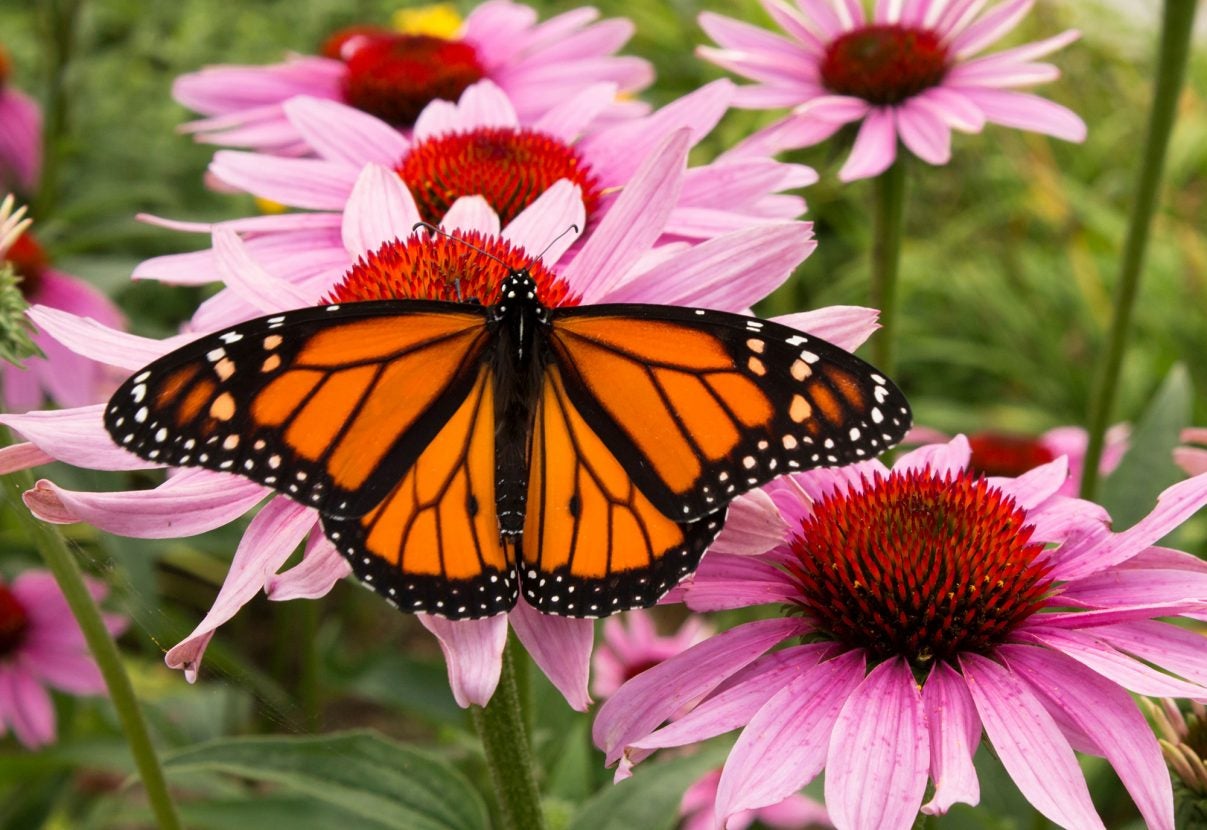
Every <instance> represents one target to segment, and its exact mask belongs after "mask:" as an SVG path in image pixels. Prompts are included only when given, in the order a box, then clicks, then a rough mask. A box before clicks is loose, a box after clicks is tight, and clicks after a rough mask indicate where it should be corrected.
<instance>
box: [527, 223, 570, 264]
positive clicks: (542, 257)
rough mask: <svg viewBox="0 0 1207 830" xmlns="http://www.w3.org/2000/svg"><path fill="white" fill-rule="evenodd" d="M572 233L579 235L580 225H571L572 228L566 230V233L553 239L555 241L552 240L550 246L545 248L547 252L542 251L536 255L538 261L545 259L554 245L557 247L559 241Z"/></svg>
mask: <svg viewBox="0 0 1207 830" xmlns="http://www.w3.org/2000/svg"><path fill="white" fill-rule="evenodd" d="M571 231H573V232H574V233H578V225H574V224H571V225H570V227H568V228H566V229H565V230H564V231H562V232H561V233H559V234H558V235H557V236H555V237H553V239H552V240H550V242H549V244H548V245H546V246H545V250H543V251H541V252H540V253H539V254H537V255H536V259H537V261H538V262H539V261H540V260H542V259H544V258H545V254H547V253H549V249H550V248H552V247H553V246H554V245H556V244H557V241H558V240H559V239H561V238H562V237H563V236H565V235H566V234H568V233H570V232H571Z"/></svg>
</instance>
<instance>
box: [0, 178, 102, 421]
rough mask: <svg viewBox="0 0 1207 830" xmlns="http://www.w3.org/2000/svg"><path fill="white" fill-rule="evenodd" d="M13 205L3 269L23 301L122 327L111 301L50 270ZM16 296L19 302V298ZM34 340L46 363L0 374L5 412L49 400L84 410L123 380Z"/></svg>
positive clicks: (6, 206) (3, 237)
mask: <svg viewBox="0 0 1207 830" xmlns="http://www.w3.org/2000/svg"><path fill="white" fill-rule="evenodd" d="M14 204H15V203H14V201H13V199H12V197H11V196H9V197H6V198H5V200H4V201H3V203H0V265H7V266H9V267H11V268H12V269H13V272H14V274H15V276H16V277H17V280H18V283H17V288H18V289H19V290H20V293H21V295H22V296H23V297H24V301H25V302H26V303H30V304H40V305H45V306H48V307H50V308H57V309H61V310H63V311H66V312H69V313H71V314H75V315H78V316H80V317H90V318H92V319H93V320H96V321H97V322H99V323H103V324H104V325H107V326H112V327H120V326H122V325H123V324H124V318H123V316H122V313H121V312H120V311H119V310H118V309H117V306H115V305H114V304H113V303H112V302H111V301H110V300H109V298H108V297H106V296H105V295H104V294H102V293H101V292H99V291H97V290H96V289H95V288H93V287H92V286H90V285H89V284H88V283H86V282H84V281H83V280H81V279H79V278H77V277H73V276H71V275H70V274H65V273H63V272H62V271H58V270H56V269H54V268H52V267H51V265H50V260H49V258H48V257H47V255H46V252H45V251H44V250H43V249H42V246H41V245H39V244H38V243H37V242H36V241H35V240H34V238H33V236H32V235H31V234H30V233H29V231H28V228H29V220H28V219H25V218H23V217H24V211H25V208H20V209H18V210H15V211H14V210H13V206H14ZM13 294H14V297H15V296H16V292H13ZM18 302H20V301H19V300H18ZM20 324H21V325H24V321H20ZM14 325H17V323H16V322H13V321H6V328H8V329H11V328H12V327H13V326H14ZM30 339H31V340H32V343H33V345H34V346H35V347H36V349H37V350H40V351H41V354H42V355H43V356H42V357H38V356H33V357H25V358H24V359H23V360H22V361H21V365H4V366H3V368H0V382H2V384H3V385H2V386H0V399H2V401H3V405H4V408H5V409H6V410H8V411H23V410H26V409H32V408H34V407H36V406H39V405H41V403H42V402H43V400H44V398H45V396H49V397H51V398H53V399H54V400H55V401H57V402H58V403H61V404H63V405H64V406H83V405H84V404H89V403H92V402H94V401H97V400H100V399H101V398H103V397H105V396H106V395H107V394H108V393H109V392H110V391H112V389H113V388H114V387H115V386H116V385H117V380H118V379H117V378H116V377H115V376H114V375H113V373H112V372H110V371H108V369H107V368H106V367H105V366H103V365H100V364H97V363H94V362H93V361H91V360H88V359H87V358H84V357H81V356H80V355H78V354H76V353H75V352H73V351H71V350H70V349H68V348H66V347H64V346H63V345H62V344H60V343H59V342H58V341H56V340H55V339H54V338H52V337H48V336H47V335H46V334H45V333H44V332H35V333H34V334H33V335H32V337H31V338H30Z"/></svg>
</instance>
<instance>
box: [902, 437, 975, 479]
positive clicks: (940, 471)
mask: <svg viewBox="0 0 1207 830" xmlns="http://www.w3.org/2000/svg"><path fill="white" fill-rule="evenodd" d="M971 457H972V448H971V447H970V446H969V445H968V439H967V438H965V437H964V436H963V435H957V436H956V437H955V438H953V439H952V440H951V441H950V442H948V443H946V444H932V445H930V446H925V447H918V448H917V449H915V450H910V451H909V452H907V453H905V454H904V455H902V456H901V457H900V458H898V459H897V463H895V464H894V465H893V470H894V471H910V470H918V471H924V470H928V471H930V472H932V473H934V475H935V476H937V477H939V478H943V477H945V476H951V475H955V474H957V473H960V472H962V471H963V470H964V469H966V468H967V467H968V459H969V458H971Z"/></svg>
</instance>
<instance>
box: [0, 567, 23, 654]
mask: <svg viewBox="0 0 1207 830" xmlns="http://www.w3.org/2000/svg"><path fill="white" fill-rule="evenodd" d="M28 630H29V616H28V615H27V614H26V613H25V607H24V606H23V605H21V603H20V602H18V601H17V598H16V597H15V596H13V592H12V591H10V590H9V589H8V587H6V586H5V585H3V584H0V660H3V659H4V658H5V657H7V656H8V655H10V654H12V653H13V652H15V651H16V650H17V649H18V648H20V646H21V643H23V642H24V641H25V633H26V631H28Z"/></svg>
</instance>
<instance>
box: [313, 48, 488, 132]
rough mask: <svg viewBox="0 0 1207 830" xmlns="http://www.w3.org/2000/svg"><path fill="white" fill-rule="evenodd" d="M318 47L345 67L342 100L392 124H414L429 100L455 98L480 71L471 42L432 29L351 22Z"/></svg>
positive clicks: (476, 54)
mask: <svg viewBox="0 0 1207 830" xmlns="http://www.w3.org/2000/svg"><path fill="white" fill-rule="evenodd" d="M323 53H324V54H325V55H327V56H328V57H332V58H336V59H338V60H342V61H343V62H344V65H345V66H346V67H347V69H348V73H347V75H345V76H344V84H343V91H344V100H345V101H346V102H347V103H348V104H350V105H352V106H354V107H356V108H357V109H359V110H364V111H365V112H367V113H370V114H372V115H375V116H377V117H378V118H380V119H381V120H382V121H385V122H387V123H389V124H393V125H394V126H396V127H409V126H411V125H412V124H414V123H415V119H416V118H418V117H419V113H421V112H422V111H423V108H424V107H426V106H427V105H428V104H429V103H431V102H432V101H435V100H438V99H439V100H444V101H456V100H457V99H458V98H459V97H461V93H462V92H464V91H465V89H466V87H468V86H469V85H470V84H473V83H475V82H477V81H480V80H482V78H483V77H484V76H485V69H483V67H482V64H481V63H480V62H479V60H478V53H477V51H475V49H474V47H473V46H471V45H470V44H468V43H465V42H464V41H460V40H446V39H444V38H440V37H434V36H432V35H406V34H400V33H398V32H391V31H388V30H385V29H375V28H372V27H364V26H362V27H354V28H352V29H344V30H342V31H339V32H336V33H335V34H334V35H332V36H331V37H330V38H329V39H328V40H327V43H326V44H324V46H323Z"/></svg>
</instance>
